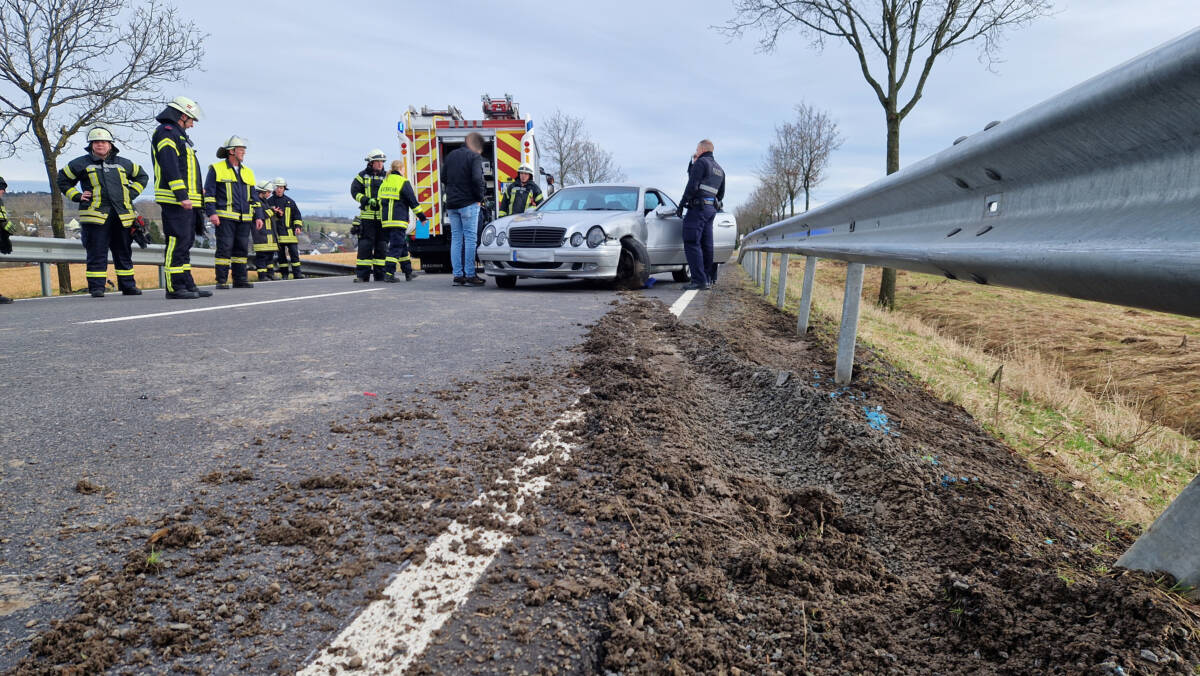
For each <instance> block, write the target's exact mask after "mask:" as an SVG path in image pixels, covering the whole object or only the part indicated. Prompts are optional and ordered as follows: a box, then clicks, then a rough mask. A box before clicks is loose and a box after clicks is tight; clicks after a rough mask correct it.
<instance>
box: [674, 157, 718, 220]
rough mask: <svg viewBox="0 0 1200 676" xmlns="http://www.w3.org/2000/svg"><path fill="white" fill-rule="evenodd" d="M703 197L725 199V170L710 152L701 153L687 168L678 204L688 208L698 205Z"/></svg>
mask: <svg viewBox="0 0 1200 676" xmlns="http://www.w3.org/2000/svg"><path fill="white" fill-rule="evenodd" d="M703 199H713V200H716V201H718V202H719V201H723V200H724V199H725V170H724V169H722V168H721V165H719V164H717V161H716V160H715V159H713V154H712V153H711V152H707V153H702V154H701V155H700V157H697V158H696V161H695V162H692V166H691V167H689V168H688V182H687V187H686V188H684V189H683V200H682V202H681V203H680V206H685V207H687V208H689V209H693V208H696V207H698V206H700V203H701V202H700V201H701V200H703Z"/></svg>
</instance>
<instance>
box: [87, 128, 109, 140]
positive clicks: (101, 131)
mask: <svg viewBox="0 0 1200 676" xmlns="http://www.w3.org/2000/svg"><path fill="white" fill-rule="evenodd" d="M87 140H88V143H89V144H90V143H91V142H92V141H108V142H109V143H112V140H113V135H112V132H110V131H109V130H107V129H105V128H104V127H92V130H91V131H89V132H88V139H87Z"/></svg>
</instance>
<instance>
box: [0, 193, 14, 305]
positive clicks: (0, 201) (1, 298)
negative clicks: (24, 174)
mask: <svg viewBox="0 0 1200 676" xmlns="http://www.w3.org/2000/svg"><path fill="white" fill-rule="evenodd" d="M7 191H8V182H7V181H5V180H4V177H3V176H0V254H5V255H8V254H10V253H12V250H13V249H12V239H11V234H12V233H13V232H15V229H14V228H13V224H12V223H11V222H9V220H8V210H7V209H5V208H4V193H5V192H7ZM11 302H13V299H11V298H9V297H8V296H5V295H3V294H0V305H8V304H9V303H11Z"/></svg>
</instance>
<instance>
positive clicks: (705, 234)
mask: <svg viewBox="0 0 1200 676" xmlns="http://www.w3.org/2000/svg"><path fill="white" fill-rule="evenodd" d="M713 150H714V147H713V142H712V141H709V140H708V139H704V140H703V141H701V142H700V143H698V144H697V145H696V155H695V160H694V161H693V162H692V165H691V167H689V169H688V182H687V187H686V188H684V190H683V200H682V201H681V202H680V204H679V209H678V210H677V212H676V213H677V214H678V215H679V216H683V209H684V207H687V216H686V217H684V219H683V251H684V254H686V255H687V262H688V270H689V271H690V272H691V274H692V282H691V283H690V284H688V285H687V286H684V287H683V288H685V289H709V288H712V283H713V281H715V280H716V276H717V275H716V272H717V271H716V265H715V264H714V263H713V219H714V218H716V216H717V211H718V210H720V208H721V200H723V199H725V171H724V170H723V169H721V165H719V164H717V161H716V160H715V159H713Z"/></svg>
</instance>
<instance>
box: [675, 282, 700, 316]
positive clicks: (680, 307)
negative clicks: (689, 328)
mask: <svg viewBox="0 0 1200 676" xmlns="http://www.w3.org/2000/svg"><path fill="white" fill-rule="evenodd" d="M698 293H700V292H699V291H697V290H696V289H692V290H691V291H684V292H683V295H682V296H680V297H679V300H677V301H675V302H674V303H673V304H672V305H671V314H673V315H675V316H676V317H682V316H683V311H684V310H686V309H687V306H688V303H690V302H692V299H693V298H695V297H696V294H698Z"/></svg>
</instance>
